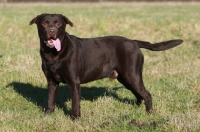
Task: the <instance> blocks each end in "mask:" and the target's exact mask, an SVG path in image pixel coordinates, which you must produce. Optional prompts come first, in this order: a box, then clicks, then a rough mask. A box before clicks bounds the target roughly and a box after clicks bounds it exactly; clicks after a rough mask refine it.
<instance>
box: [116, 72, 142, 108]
mask: <svg viewBox="0 0 200 132" xmlns="http://www.w3.org/2000/svg"><path fill="white" fill-rule="evenodd" d="M117 80H118V81H119V82H120V83H121V84H123V85H124V87H126V88H127V89H128V90H130V91H131V92H132V93H133V94H134V95H135V97H136V99H137V102H136V103H137V105H138V106H139V105H140V104H141V103H142V100H143V98H142V96H140V94H138V92H137V91H135V90H134V88H132V87H131V85H129V84H128V83H127V82H126V80H125V79H124V78H123V77H122V76H121V75H119V76H118V78H117Z"/></svg>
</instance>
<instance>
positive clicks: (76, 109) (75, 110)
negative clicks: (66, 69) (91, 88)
mask: <svg viewBox="0 0 200 132" xmlns="http://www.w3.org/2000/svg"><path fill="white" fill-rule="evenodd" d="M69 86H70V93H71V98H72V116H71V118H72V119H73V120H74V119H76V118H78V117H80V116H81V114H80V93H81V91H80V83H72V84H70V85H69Z"/></svg>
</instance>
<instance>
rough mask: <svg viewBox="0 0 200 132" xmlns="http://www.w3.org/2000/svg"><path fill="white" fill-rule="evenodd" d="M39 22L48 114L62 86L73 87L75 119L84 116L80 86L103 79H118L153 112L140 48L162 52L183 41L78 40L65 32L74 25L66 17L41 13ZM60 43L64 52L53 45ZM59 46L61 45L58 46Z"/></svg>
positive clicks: (102, 38) (104, 38)
mask: <svg viewBox="0 0 200 132" xmlns="http://www.w3.org/2000/svg"><path fill="white" fill-rule="evenodd" d="M33 23H36V24H37V26H38V35H39V37H40V55H41V58H42V70H43V72H44V74H45V76H46V78H47V82H48V98H49V100H48V106H47V109H46V114H48V113H51V112H53V111H54V107H55V100H56V94H57V90H58V86H59V83H60V82H62V83H66V84H68V85H69V87H70V92H71V96H72V116H73V117H74V118H77V117H80V84H82V83H87V82H90V81H94V80H97V79H101V78H106V77H108V78H110V79H115V78H117V79H118V81H119V82H120V83H122V84H123V85H124V86H125V87H126V88H127V89H129V90H130V91H131V92H132V93H133V94H134V95H135V96H136V98H137V104H138V105H139V104H141V101H142V100H144V101H145V105H146V111H147V112H151V111H152V99H151V95H150V93H149V92H148V91H147V90H146V89H145V87H144V84H143V80H142V67H143V62H144V58H143V54H142V52H141V50H140V48H146V49H149V50H153V51H161V50H166V49H169V48H173V47H175V46H177V45H179V44H181V43H182V40H171V41H166V42H160V43H157V44H151V43H149V42H144V41H139V40H131V39H127V38H125V37H120V36H106V37H99V38H78V37H76V36H73V35H69V34H68V33H66V32H65V27H66V24H69V25H70V26H73V23H72V22H71V21H70V20H69V19H68V18H66V17H65V16H63V15H59V14H41V15H39V16H37V17H36V18H34V19H33V20H31V21H30V24H33ZM50 39H51V41H54V40H55V39H59V40H60V43H61V44H60V46H61V47H60V49H58V48H57V47H56V45H55V44H53V42H51V43H50V42H49V41H50ZM58 47H59V43H58Z"/></svg>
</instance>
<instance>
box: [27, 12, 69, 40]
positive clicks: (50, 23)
mask: <svg viewBox="0 0 200 132" xmlns="http://www.w3.org/2000/svg"><path fill="white" fill-rule="evenodd" d="M34 23H35V24H37V28H38V35H39V37H40V38H41V39H43V41H44V42H48V41H49V40H51V41H53V40H56V39H59V40H62V38H63V37H64V35H65V27H66V24H69V25H70V26H73V23H72V22H71V21H70V20H69V19H68V18H67V17H65V16H63V15H61V14H41V15H38V16H36V17H35V18H33V19H32V20H31V21H30V25H32V24H34Z"/></svg>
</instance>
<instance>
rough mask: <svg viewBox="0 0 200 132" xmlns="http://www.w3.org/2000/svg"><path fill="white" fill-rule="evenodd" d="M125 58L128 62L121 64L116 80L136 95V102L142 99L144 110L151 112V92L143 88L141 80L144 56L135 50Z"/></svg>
mask: <svg viewBox="0 0 200 132" xmlns="http://www.w3.org/2000/svg"><path fill="white" fill-rule="evenodd" d="M126 59H127V61H128V62H124V63H125V64H126V63H128V64H129V65H123V69H121V71H119V77H118V80H119V82H121V83H122V84H124V86H125V87H126V88H128V89H129V90H130V91H131V92H132V93H133V94H134V95H135V96H136V98H137V103H138V104H140V103H141V101H142V100H143V99H144V101H145V106H146V111H147V112H148V113H151V111H152V98H151V94H150V93H149V91H147V90H146V89H145V87H144V83H143V80H142V69H143V63H144V57H143V55H142V53H141V52H136V53H135V54H131V55H130V56H129V57H128V58H126ZM124 63H121V64H124ZM121 67H122V66H121Z"/></svg>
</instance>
